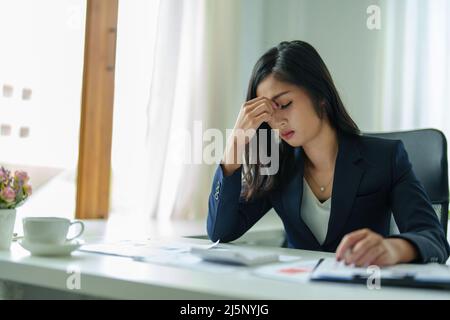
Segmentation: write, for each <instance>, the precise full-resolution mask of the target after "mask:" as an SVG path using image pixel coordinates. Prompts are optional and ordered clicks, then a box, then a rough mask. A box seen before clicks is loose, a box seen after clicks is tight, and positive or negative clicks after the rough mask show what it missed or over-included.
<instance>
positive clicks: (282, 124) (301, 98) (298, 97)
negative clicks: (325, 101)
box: [256, 74, 325, 147]
mask: <svg viewBox="0 0 450 320" xmlns="http://www.w3.org/2000/svg"><path fill="white" fill-rule="evenodd" d="M256 95H257V97H261V96H264V97H267V98H268V99H271V100H272V101H273V102H275V103H276V104H277V105H278V107H277V108H276V109H275V110H274V113H273V117H272V120H271V121H269V122H268V124H269V126H270V127H271V128H272V129H278V130H279V131H280V132H279V133H280V137H281V139H283V140H284V141H286V142H287V143H288V144H289V145H291V146H293V147H299V146H303V145H305V144H306V143H307V142H308V141H310V140H312V139H313V138H314V137H316V136H317V135H318V133H319V132H320V129H321V128H322V125H323V123H324V120H325V117H323V118H322V119H320V118H319V116H318V115H317V112H316V111H315V109H314V104H313V101H312V100H311V99H310V98H309V96H308V94H307V93H306V91H305V90H304V89H302V88H301V87H298V86H296V85H293V84H290V83H286V82H281V81H279V80H277V79H275V77H274V76H273V74H271V75H269V76H268V77H266V78H265V79H264V80H263V81H262V82H261V83H260V84H259V85H258V87H257V90H256Z"/></svg>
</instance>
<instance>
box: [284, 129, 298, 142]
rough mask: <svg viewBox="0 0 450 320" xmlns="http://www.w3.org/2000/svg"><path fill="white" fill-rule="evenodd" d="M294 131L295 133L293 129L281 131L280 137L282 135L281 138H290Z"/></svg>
mask: <svg viewBox="0 0 450 320" xmlns="http://www.w3.org/2000/svg"><path fill="white" fill-rule="evenodd" d="M294 133H295V131H294V130H289V131H286V132H282V133H281V137H282V138H283V139H285V140H288V139H290V138H292V136H293V135H294Z"/></svg>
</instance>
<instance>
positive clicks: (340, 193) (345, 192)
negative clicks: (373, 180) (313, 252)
mask: <svg viewBox="0 0 450 320" xmlns="http://www.w3.org/2000/svg"><path fill="white" fill-rule="evenodd" d="M338 139H339V148H338V154H337V158H336V165H335V169H334V181H333V190H332V199H331V212H330V220H329V222H328V232H327V235H326V238H325V241H324V243H323V247H326V246H327V245H328V244H330V243H332V242H333V241H334V240H336V238H337V237H339V236H340V234H341V231H342V229H343V228H344V226H345V223H346V222H347V219H348V218H349V215H350V212H351V209H352V205H353V200H354V198H355V195H356V191H357V190H358V187H359V183H360V181H361V177H362V175H363V173H364V169H363V167H362V166H359V165H358V164H359V160H360V159H361V154H360V152H359V148H358V144H357V141H356V139H354V138H351V137H348V136H346V135H344V134H338Z"/></svg>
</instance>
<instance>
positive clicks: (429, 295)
mask: <svg viewBox="0 0 450 320" xmlns="http://www.w3.org/2000/svg"><path fill="white" fill-rule="evenodd" d="M103 225H104V224H103ZM101 226H102V223H91V224H89V223H88V225H87V227H88V228H87V229H88V231H87V233H86V234H87V237H86V238H85V240H86V241H89V235H91V238H92V239H94V237H93V236H94V235H95V234H93V233H94V231H96V232H98V231H99V229H101ZM199 227H201V229H204V226H199ZM188 229H189V228H188ZM195 229H196V227H193V228H192V229H191V232H192V231H194V232H196V231H197V230H195ZM186 230H187V229H186ZM105 234H107V232H106V233H104V234H103V236H105ZM95 240H96V241H98V240H99V239H98V237H97V238H96V239H95ZM186 241H189V242H191V243H209V241H207V240H202V239H192V238H188V239H186ZM273 250H274V251H276V252H278V253H280V254H289V255H294V254H295V255H300V256H302V257H303V258H304V259H309V258H311V259H313V258H318V257H327V256H333V255H332V254H330V253H319V252H312V251H303V250H293V249H282V248H273ZM74 270H79V271H80V272H81V277H80V279H81V283H80V285H81V288H80V289H74V290H69V289H68V288H67V285H66V282H67V278H68V277H69V276H70V273H68V271H69V272H70V271H74ZM0 279H2V280H4V281H6V283H7V285H8V286H10V285H11V284H14V285H16V284H17V283H18V284H20V285H16V287H14V285H13V286H10V288H15V289H14V290H15V291H16V294H19V295H20V294H22V296H24V297H25V298H26V297H31V298H38V297H39V298H46V297H55V298H57V297H62V298H70V297H83V298H84V297H99V298H112V299H230V298H231V299H450V291H441V290H421V289H410V288H408V289H402V288H392V287H382V288H381V290H369V289H367V288H366V286H363V285H349V284H345V285H344V284H333V283H312V282H307V283H300V284H299V283H290V282H283V281H277V280H271V279H265V278H260V277H257V276H255V275H252V274H251V273H250V272H249V270H248V269H245V268H242V269H241V270H240V271H239V272H232V273H220V274H219V273H214V272H205V271H199V270H194V269H183V268H179V267H171V266H163V265H157V264H150V263H144V262H137V261H133V260H131V259H129V258H123V257H114V256H106V255H99V254H93V253H84V252H75V253H73V254H72V256H71V257H64V258H61V257H60V258H44V257H33V256H30V254H29V253H28V252H27V251H25V250H24V249H22V248H21V247H20V246H19V245H18V244H17V243H13V245H12V248H11V251H9V252H0ZM27 290H29V291H32V292H33V291H34V293H32V294H27V293H26V291H27ZM39 290H41V291H39Z"/></svg>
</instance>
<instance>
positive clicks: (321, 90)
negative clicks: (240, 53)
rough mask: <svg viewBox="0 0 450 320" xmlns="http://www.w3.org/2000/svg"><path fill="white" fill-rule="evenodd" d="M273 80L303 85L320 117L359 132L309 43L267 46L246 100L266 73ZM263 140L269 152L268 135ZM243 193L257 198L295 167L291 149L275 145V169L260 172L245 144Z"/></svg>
mask: <svg viewBox="0 0 450 320" xmlns="http://www.w3.org/2000/svg"><path fill="white" fill-rule="evenodd" d="M271 74H273V76H274V77H275V79H277V80H279V81H282V82H287V83H290V84H294V85H297V86H298V87H301V88H303V89H304V90H305V91H306V93H307V94H308V96H309V97H310V98H311V100H312V102H313V104H314V108H315V111H316V113H317V115H318V116H319V117H320V118H323V117H324V115H326V117H327V118H328V120H329V122H330V124H331V126H332V127H333V128H334V129H336V131H338V132H342V133H344V134H351V135H359V134H360V130H359V128H358V126H357V125H356V123H355V122H354V121H353V120H352V118H351V117H350V115H349V114H348V112H347V111H346V110H345V107H344V104H343V103H342V100H341V98H340V97H339V94H338V92H337V90H336V87H335V85H334V83H333V79H332V78H331V75H330V72H329V71H328V68H327V67H326V65H325V63H324V62H323V60H322V58H321V57H320V55H319V54H318V52H317V51H316V50H315V49H314V47H313V46H311V45H310V44H309V43H306V42H304V41H300V40H294V41H283V42H281V43H279V44H278V45H277V46H275V47H273V48H271V49H269V50H268V51H267V52H266V53H264V54H263V55H262V57H261V58H259V59H258V61H257V62H256V64H255V66H254V68H253V72H252V75H251V78H250V81H249V86H248V91H247V101H249V100H252V99H254V98H256V89H257V88H258V85H259V84H260V83H261V82H262V81H263V80H264V79H265V78H266V77H268V76H269V75H271ZM260 129H266V130H270V127H269V125H268V124H267V123H266V122H264V123H263V124H261V126H260V127H259V128H258V129H257V134H256V139H257V146H259V140H260V139H262V138H263V136H262V135H261V131H260ZM264 137H265V138H266V139H267V146H268V153H269V155H270V153H271V150H270V139H271V137H270V135H265V136H264ZM244 155H245V162H244V188H243V196H244V197H245V198H246V199H247V200H250V199H253V198H257V197H259V196H262V195H264V194H266V193H268V192H269V191H271V190H274V189H276V188H278V187H279V186H281V185H282V182H283V181H285V180H286V179H287V178H288V177H289V176H291V174H292V170H294V169H295V168H296V164H295V159H294V148H293V147H291V146H290V145H289V144H287V143H286V142H284V141H281V143H280V144H279V170H278V172H277V173H276V174H275V175H262V174H261V172H260V168H261V166H262V165H261V163H260V161H259V157H258V159H257V163H256V164H251V163H250V161H249V155H250V152H249V145H248V144H247V146H246V149H245V154H244Z"/></svg>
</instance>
